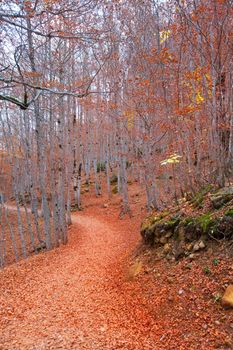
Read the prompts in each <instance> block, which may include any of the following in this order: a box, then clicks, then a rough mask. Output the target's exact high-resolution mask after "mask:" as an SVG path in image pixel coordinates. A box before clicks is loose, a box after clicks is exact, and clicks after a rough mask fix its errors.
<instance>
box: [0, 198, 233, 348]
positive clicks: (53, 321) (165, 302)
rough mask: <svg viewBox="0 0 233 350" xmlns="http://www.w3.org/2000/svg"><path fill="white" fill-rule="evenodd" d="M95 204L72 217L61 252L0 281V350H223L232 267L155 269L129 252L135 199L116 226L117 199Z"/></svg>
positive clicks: (13, 269)
mask: <svg viewBox="0 0 233 350" xmlns="http://www.w3.org/2000/svg"><path fill="white" fill-rule="evenodd" d="M102 204H103V202H102ZM102 204H101V202H100V200H96V202H95V203H93V204H90V205H89V207H88V208H86V209H85V210H84V211H83V212H81V213H77V214H74V215H73V222H74V224H73V226H72V228H71V229H70V241H69V243H68V245H67V246H63V247H61V248H59V249H56V250H54V251H51V252H47V253H43V254H39V255H37V256H33V257H30V258H29V259H27V260H25V261H21V262H20V263H18V264H14V265H11V266H9V267H7V268H5V269H4V270H2V271H1V272H0V349H1V350H21V349H22V350H29V349H30V350H47V349H48V350H49V349H54V350H56V349H63V350H70V349H74V350H83V349H88V350H92V349H93V350H94V349H95V350H105V349H106V350H107V349H109V350H110V349H111V350H113V349H129V350H144V349H145V350H150V349H151V350H152V349H153V350H156V349H159V350H160V349H161V350H162V349H166V350H170V349H171V350H172V349H174V350H177V349H184V350H187V349H189V350H192V349H203V350H204V349H205V350H207V349H216V350H217V349H219V350H220V349H231V348H232V344H233V337H232V334H233V313H232V310H225V309H223V308H222V306H221V304H220V303H219V300H218V299H219V295H220V294H221V293H222V291H223V288H224V285H225V284H227V283H229V281H232V280H233V270H232V259H231V258H226V257H225V255H224V254H222V256H221V254H220V255H218V256H215V255H214V254H213V253H212V254H210V256H209V257H206V258H205V259H206V260H203V259H202V258H200V259H199V260H196V261H194V262H192V263H191V265H190V263H188V262H187V261H185V260H183V261H180V262H179V263H173V264H171V263H169V262H165V261H164V260H160V261H157V262H155V259H154V257H153V253H150V252H147V251H144V252H143V251H142V252H140V254H139V251H138V250H135V247H136V246H137V245H138V241H139V239H140V237H139V226H140V222H141V218H142V216H143V215H145V213H144V212H143V211H141V206H140V203H138V200H135V208H134V209H135V210H134V213H135V216H134V217H133V218H132V219H128V218H126V219H124V220H119V219H118V216H117V213H119V203H118V199H117V200H115V202H114V201H112V202H111V203H110V204H109V205H106V206H105V208H104V207H103V205H102ZM132 252H136V253H135V254H132ZM136 254H137V256H136V257H135V255H136ZM213 257H215V258H216V259H217V260H215V262H214V263H213ZM137 259H140V260H137ZM205 267H206V269H205ZM207 268H208V269H209V270H208V269H207Z"/></svg>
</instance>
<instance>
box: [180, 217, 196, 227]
mask: <svg viewBox="0 0 233 350" xmlns="http://www.w3.org/2000/svg"><path fill="white" fill-rule="evenodd" d="M182 224H183V225H184V226H191V225H193V224H194V218H192V217H187V218H185V219H184V220H183V221H182Z"/></svg>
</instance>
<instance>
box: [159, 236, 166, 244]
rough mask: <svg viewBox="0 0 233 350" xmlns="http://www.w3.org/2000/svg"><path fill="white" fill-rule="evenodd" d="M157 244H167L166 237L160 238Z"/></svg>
mask: <svg viewBox="0 0 233 350" xmlns="http://www.w3.org/2000/svg"><path fill="white" fill-rule="evenodd" d="M159 242H160V243H161V244H166V243H167V238H166V237H161V238H160V240H159Z"/></svg>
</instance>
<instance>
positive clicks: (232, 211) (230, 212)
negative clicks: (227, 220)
mask: <svg viewBox="0 0 233 350" xmlns="http://www.w3.org/2000/svg"><path fill="white" fill-rule="evenodd" d="M224 215H225V216H233V208H230V209H228V210H227V211H226V212H225V213H224Z"/></svg>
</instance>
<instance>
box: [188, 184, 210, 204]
mask: <svg viewBox="0 0 233 350" xmlns="http://www.w3.org/2000/svg"><path fill="white" fill-rule="evenodd" d="M211 188H212V185H208V186H206V187H203V188H202V189H201V190H200V191H199V192H197V193H196V194H195V195H194V196H193V198H192V199H191V200H190V203H191V204H192V205H193V206H194V208H202V207H203V201H204V198H205V195H206V194H207V193H208V192H209V191H210V190H211Z"/></svg>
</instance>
